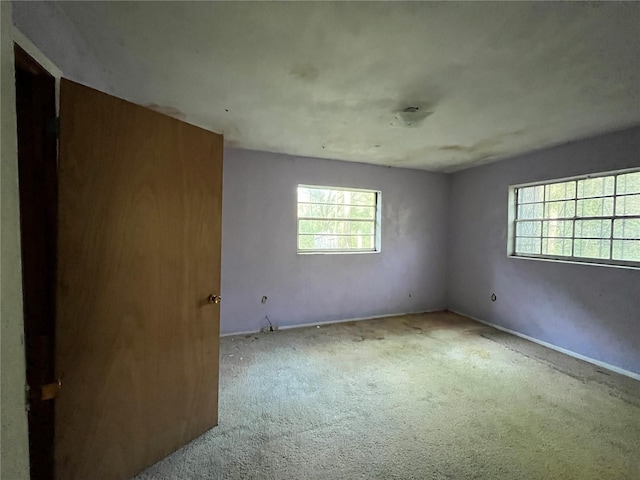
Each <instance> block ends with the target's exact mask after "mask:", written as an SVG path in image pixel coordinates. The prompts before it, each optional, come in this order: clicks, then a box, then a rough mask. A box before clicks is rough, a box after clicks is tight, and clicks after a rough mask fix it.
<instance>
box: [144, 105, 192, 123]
mask: <svg viewBox="0 0 640 480" xmlns="http://www.w3.org/2000/svg"><path fill="white" fill-rule="evenodd" d="M144 106H145V107H147V108H150V109H151V110H155V111H156V112H158V113H162V114H164V115H168V116H170V117H173V118H178V119H180V120H184V119H185V118H187V115H186V114H185V113H184V112H182V111H180V110H178V109H177V108H175V107H170V106H167V105H158V104H157V103H148V104H147V105H144Z"/></svg>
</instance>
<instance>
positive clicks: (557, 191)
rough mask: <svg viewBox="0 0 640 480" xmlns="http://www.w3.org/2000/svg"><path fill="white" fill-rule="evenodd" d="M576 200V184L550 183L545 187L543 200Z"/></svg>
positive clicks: (571, 182) (573, 182) (572, 182)
mask: <svg viewBox="0 0 640 480" xmlns="http://www.w3.org/2000/svg"><path fill="white" fill-rule="evenodd" d="M572 198H576V182H575V181H573V180H572V181H570V182H563V183H552V184H551V185H545V198H544V199H545V200H546V201H551V200H569V199H572Z"/></svg>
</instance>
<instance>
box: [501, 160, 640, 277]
mask: <svg viewBox="0 0 640 480" xmlns="http://www.w3.org/2000/svg"><path fill="white" fill-rule="evenodd" d="M639 171H640V168H627V169H622V170H615V171H609V172H599V173H594V174H588V175H577V176H573V177H565V178H554V179H550V180H545V181H540V182H531V183H522V184H517V185H511V186H509V216H508V217H509V218H508V228H507V255H508V256H509V257H511V258H520V259H533V260H546V261H553V262H563V263H574V264H576V263H577V264H589V265H598V266H612V267H621V268H630V269H640V262H636V261H631V260H614V259H612V258H611V257H612V253H611V251H612V248H613V239H614V237H613V236H614V229H613V222H614V220H616V219H640V215H616V199H617V198H619V197H623V196H626V195H635V194H625V195H617V194H616V186H617V184H616V183H617V177H618V175H623V174H627V173H635V172H639ZM611 176H613V177H614V186H613V194H612V195H601V196H598V197H589V198H613V212H612V215H608V216H600V217H585V216H578V215H577V209H576V208H575V207H574V216H573V217H565V218H560V219H557V220H573V229H574V232H573V234H572V236H571V237H563V238H567V239H571V240H572V245H573V240H575V239H576V236H575V220H591V219H593V220H611V234H610V237H609V238H608V240H610V242H611V243H610V251H609V258H608V259H605V258H590V257H574V256H573V247H572V252H571V256H562V255H549V254H543V253H540V254H535V253H516V238H517V237H516V223H517V222H518V221H519V220H520V219H518V218H517V212H518V189H520V188H526V187H535V186H543V185H553V184H556V183H563V182H570V181H576V184H577V181H578V180H585V179H593V178H601V177H611ZM577 200H578V199H577V191H576V199H575V200H574V201H577ZM552 201H553V200H546V198H545V199H544V200H543V201H542V202H539V203H542V204H543V205H544V204H546V203H550V202H552ZM543 210H544V206H543ZM536 220H538V219H521V221H536ZM554 220H556V219H554ZM540 238H541V239H542V238H543V237H542V234H541V235H540ZM603 240H607V238H604V237H603Z"/></svg>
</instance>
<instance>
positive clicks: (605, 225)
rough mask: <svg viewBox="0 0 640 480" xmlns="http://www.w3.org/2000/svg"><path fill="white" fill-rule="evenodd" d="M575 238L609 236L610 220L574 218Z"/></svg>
mask: <svg viewBox="0 0 640 480" xmlns="http://www.w3.org/2000/svg"><path fill="white" fill-rule="evenodd" d="M575 237H576V238H610V237H611V220H576V233H575Z"/></svg>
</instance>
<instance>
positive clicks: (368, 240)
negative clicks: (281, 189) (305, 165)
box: [298, 185, 381, 253]
mask: <svg viewBox="0 0 640 480" xmlns="http://www.w3.org/2000/svg"><path fill="white" fill-rule="evenodd" d="M380 196H381V194H380V192H377V191H374V190H360V189H347V188H339V187H318V186H311V185H298V252H299V253H331V252H377V251H380Z"/></svg>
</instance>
